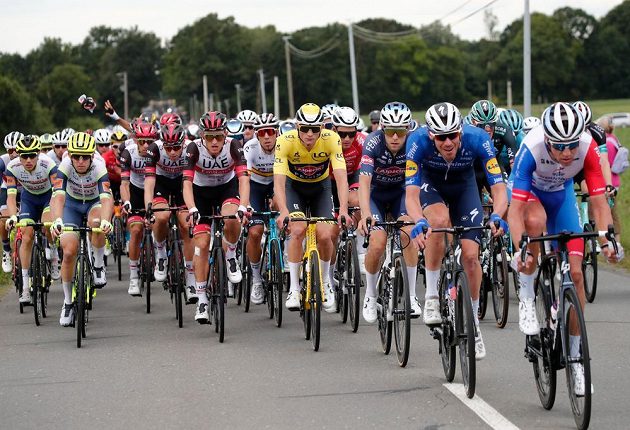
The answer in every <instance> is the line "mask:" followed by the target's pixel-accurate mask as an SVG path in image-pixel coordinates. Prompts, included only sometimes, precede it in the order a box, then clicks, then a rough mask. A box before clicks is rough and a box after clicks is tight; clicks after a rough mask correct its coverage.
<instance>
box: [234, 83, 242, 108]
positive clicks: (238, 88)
mask: <svg viewBox="0 0 630 430" xmlns="http://www.w3.org/2000/svg"><path fill="white" fill-rule="evenodd" d="M234 88H236V112H240V111H241V84H234Z"/></svg>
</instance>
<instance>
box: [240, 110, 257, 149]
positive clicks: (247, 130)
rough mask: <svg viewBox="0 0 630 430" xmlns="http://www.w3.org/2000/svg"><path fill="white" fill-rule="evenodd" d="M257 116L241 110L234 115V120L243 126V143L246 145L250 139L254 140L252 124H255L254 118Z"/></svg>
mask: <svg viewBox="0 0 630 430" xmlns="http://www.w3.org/2000/svg"><path fill="white" fill-rule="evenodd" d="M257 116H258V115H257V114H256V112H254V111H253V110H248V109H245V110H242V111H240V112H239V113H238V115H236V119H238V120H239V121H240V122H241V123H242V124H243V142H244V143H247V142H248V141H250V140H251V139H253V138H254V122H256V117H257Z"/></svg>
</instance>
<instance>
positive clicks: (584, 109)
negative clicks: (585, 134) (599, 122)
mask: <svg viewBox="0 0 630 430" xmlns="http://www.w3.org/2000/svg"><path fill="white" fill-rule="evenodd" d="M573 106H575V107H576V108H577V110H578V111H580V113H581V114H582V116H583V117H584V123H586V124H588V123H589V122H591V119H593V113H592V112H591V108H590V107H589V106H588V105H587V104H586V103H584V102H582V101H577V102H574V103H573Z"/></svg>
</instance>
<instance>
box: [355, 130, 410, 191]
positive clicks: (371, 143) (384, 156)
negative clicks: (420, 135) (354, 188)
mask: <svg viewBox="0 0 630 430" xmlns="http://www.w3.org/2000/svg"><path fill="white" fill-rule="evenodd" d="M407 136H409V135H407ZM406 162H407V155H406V154H405V151H404V150H403V149H402V148H401V150H400V151H398V152H397V153H396V154H392V152H391V151H390V150H389V149H387V144H386V142H385V133H384V132H383V130H376V131H374V132H372V133H370V134H369V135H368V137H366V138H365V141H364V142H363V153H362V157H361V167H360V170H359V174H360V175H368V176H371V177H372V187H401V186H402V185H403V184H404V183H405V164H406Z"/></svg>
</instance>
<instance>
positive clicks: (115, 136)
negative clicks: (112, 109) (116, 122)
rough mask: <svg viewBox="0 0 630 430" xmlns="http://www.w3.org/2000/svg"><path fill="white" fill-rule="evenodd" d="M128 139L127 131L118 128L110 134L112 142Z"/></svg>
mask: <svg viewBox="0 0 630 430" xmlns="http://www.w3.org/2000/svg"><path fill="white" fill-rule="evenodd" d="M127 139H128V136H127V134H126V133H124V132H122V131H120V130H118V131H115V132H113V133H112V135H111V136H110V141H111V142H120V143H122V142H124V141H125V140H127Z"/></svg>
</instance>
